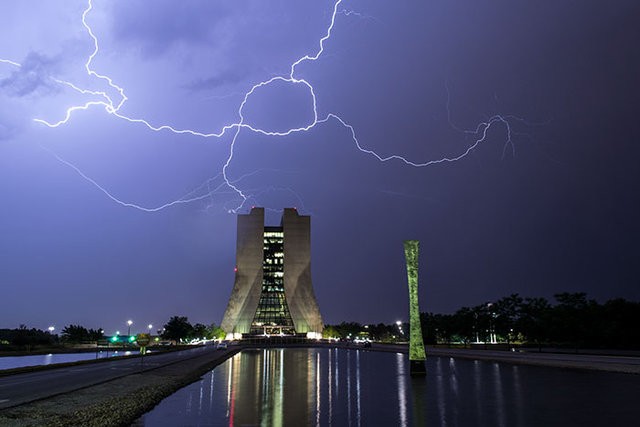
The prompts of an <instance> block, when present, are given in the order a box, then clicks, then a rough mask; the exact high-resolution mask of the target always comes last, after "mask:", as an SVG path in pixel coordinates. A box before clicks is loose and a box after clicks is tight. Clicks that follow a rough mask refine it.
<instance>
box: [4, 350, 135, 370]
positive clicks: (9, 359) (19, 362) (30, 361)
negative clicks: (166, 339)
mask: <svg viewBox="0 0 640 427" xmlns="http://www.w3.org/2000/svg"><path fill="white" fill-rule="evenodd" d="M128 354H131V352H130V351H109V352H107V351H99V352H97V353H95V352H94V353H54V354H37V355H33V356H3V357H0V370H3V369H13V368H23V367H25V366H40V365H52V364H55V363H67V362H78V361H80V360H92V359H104V358H106V357H116V356H124V355H128Z"/></svg>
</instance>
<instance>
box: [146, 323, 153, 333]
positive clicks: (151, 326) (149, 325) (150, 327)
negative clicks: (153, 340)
mask: <svg viewBox="0 0 640 427" xmlns="http://www.w3.org/2000/svg"><path fill="white" fill-rule="evenodd" d="M147 328H148V329H149V335H151V329H153V325H152V324H151V323H149V324H148V325H147Z"/></svg>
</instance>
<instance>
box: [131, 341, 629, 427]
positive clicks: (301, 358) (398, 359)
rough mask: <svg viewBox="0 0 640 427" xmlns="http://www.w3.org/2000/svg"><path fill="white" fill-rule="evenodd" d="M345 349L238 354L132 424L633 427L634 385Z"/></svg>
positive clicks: (618, 378) (595, 376)
mask: <svg viewBox="0 0 640 427" xmlns="http://www.w3.org/2000/svg"><path fill="white" fill-rule="evenodd" d="M408 368H409V361H408V358H407V355H404V354H399V353H382V352H372V351H363V350H344V349H291V348H290V349H284V350H283V349H268V350H252V351H243V352H242V353H239V354H237V355H235V356H234V357H233V358H231V359H229V360H227V361H226V362H225V363H223V364H221V365H220V366H218V367H217V368H215V369H214V370H213V371H211V372H210V373H208V374H207V375H205V376H204V377H203V378H202V379H201V380H200V381H198V382H196V383H193V384H191V385H189V386H187V387H185V388H183V389H181V390H179V391H178V392H177V393H175V394H173V395H172V396H169V397H168V398H166V399H165V400H163V401H162V402H161V403H160V404H159V405H158V406H157V407H156V408H155V409H153V410H152V411H151V412H149V413H147V414H145V415H144V417H142V418H141V419H140V420H138V425H146V426H223V425H224V426H226V425H229V426H234V425H236V426H245V425H264V426H283V425H284V426H303V425H318V426H395V425H399V426H409V425H429V426H487V427H494V426H499V427H501V426H504V427H507V426H535V427H537V426H594V425H596V426H597V425H609V426H614V425H616V426H617V425H637V424H635V423H636V422H637V420H638V417H639V416H640V409H639V406H640V405H638V404H637V398H638V396H640V376H636V375H625V374H614V373H601V372H594V371H578V370H563V369H556V368H544V367H534V366H519V365H510V364H500V363H493V362H481V361H469V360H462V359H453V358H444V357H434V358H429V360H428V363H427V370H428V375H427V377H426V378H412V377H410V376H409V375H408Z"/></svg>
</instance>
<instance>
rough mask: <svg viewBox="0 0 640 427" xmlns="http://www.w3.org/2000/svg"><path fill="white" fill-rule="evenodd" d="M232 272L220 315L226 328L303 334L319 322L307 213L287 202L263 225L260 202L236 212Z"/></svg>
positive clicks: (314, 329) (311, 331) (319, 328)
mask: <svg viewBox="0 0 640 427" xmlns="http://www.w3.org/2000/svg"><path fill="white" fill-rule="evenodd" d="M235 270H236V276H235V283H234V285H233V291H232V292H231V297H230V298H229V304H228V305H227V309H226V311H225V313H224V317H223V319H222V325H221V326H222V329H224V330H225V332H227V334H234V335H235V336H238V334H252V335H263V334H267V335H276V334H307V335H310V336H314V335H315V334H319V333H321V332H322V328H323V323H322V316H321V315H320V310H319V309H318V303H317V302H316V297H315V295H314V293H313V288H312V286H311V218H310V217H309V216H302V215H298V212H297V211H296V210H295V209H292V208H287V209H285V210H284V213H283V215H282V221H281V223H280V226H279V227H268V226H267V227H265V225H264V208H252V209H251V212H250V213H249V214H248V215H238V236H237V243H236V268H235Z"/></svg>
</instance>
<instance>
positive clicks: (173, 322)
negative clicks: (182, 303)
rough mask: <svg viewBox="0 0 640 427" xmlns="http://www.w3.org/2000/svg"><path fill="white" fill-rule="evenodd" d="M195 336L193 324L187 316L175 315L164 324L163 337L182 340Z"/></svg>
mask: <svg viewBox="0 0 640 427" xmlns="http://www.w3.org/2000/svg"><path fill="white" fill-rule="evenodd" d="M191 336H193V326H191V323H189V319H188V318H187V317H186V316H173V317H172V318H171V319H169V321H168V322H167V323H166V324H165V325H164V331H163V332H162V338H164V339H167V340H173V341H176V342H180V341H181V340H186V339H188V338H189V337H191Z"/></svg>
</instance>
